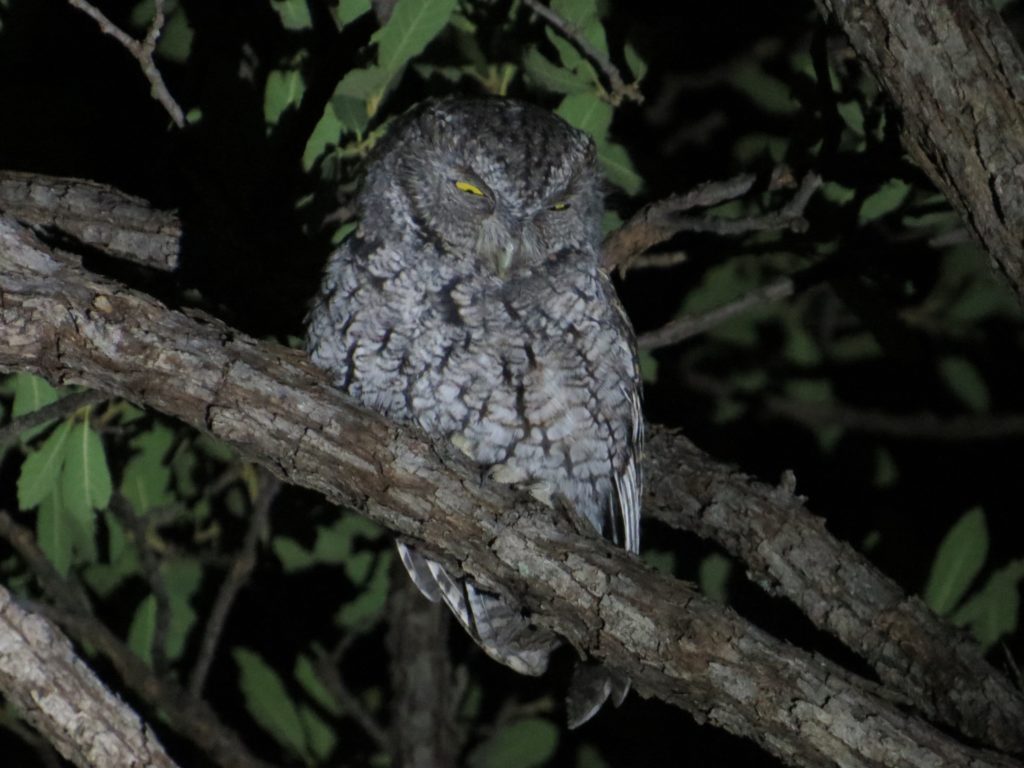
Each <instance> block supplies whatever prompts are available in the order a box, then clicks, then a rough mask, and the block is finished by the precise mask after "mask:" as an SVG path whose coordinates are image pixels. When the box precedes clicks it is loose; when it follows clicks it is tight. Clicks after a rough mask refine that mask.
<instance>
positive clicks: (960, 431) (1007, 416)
mask: <svg viewBox="0 0 1024 768" xmlns="http://www.w3.org/2000/svg"><path fill="white" fill-rule="evenodd" d="M684 378H685V380H686V384H687V386H689V387H691V388H693V389H695V390H697V391H700V392H705V393H708V394H712V395H714V396H716V397H730V398H743V400H744V401H746V402H748V403H749V404H750V405H751V406H753V407H756V408H761V409H763V410H764V411H765V412H767V413H771V414H775V415H776V416H784V417H786V418H789V419H792V420H793V421H796V422H798V423H800V424H804V425H805V426H808V427H811V428H814V429H818V428H821V427H843V428H844V429H849V430H852V431H854V432H867V433H871V434H875V435H887V436H890V437H897V438H904V439H908V440H935V441H939V440H941V441H943V442H961V441H967V440H1005V439H1006V438H1008V437H1019V436H1020V435H1022V434H1024V414H1020V413H1004V414H991V413H986V414H974V413H967V414H958V415H954V416H944V415H939V414H936V413H930V412H925V411H919V412H917V413H908V414H899V413H890V412H887V411H882V410H878V409H872V408H859V407H857V406H851V405H845V404H843V403H814V402H808V401H804V400H794V399H792V398H788V397H782V396H779V395H769V396H765V397H762V398H759V397H758V396H757V395H756V394H753V393H747V392H743V391H741V390H738V389H737V388H735V387H733V386H730V385H729V384H727V383H726V382H724V381H722V380H721V379H719V378H717V377H713V376H710V375H708V374H706V373H703V372H702V373H697V372H694V371H689V372H687V373H685V374H684Z"/></svg>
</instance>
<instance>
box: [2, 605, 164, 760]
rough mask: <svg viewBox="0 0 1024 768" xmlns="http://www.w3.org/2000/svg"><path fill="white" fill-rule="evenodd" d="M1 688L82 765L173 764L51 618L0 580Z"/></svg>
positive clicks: (45, 733)
mask: <svg viewBox="0 0 1024 768" xmlns="http://www.w3.org/2000/svg"><path fill="white" fill-rule="evenodd" d="M0 691H2V692H3V694H4V696H5V697H6V698H7V699H8V700H9V701H11V702H12V703H13V704H14V705H15V706H17V707H18V709H19V710H20V711H21V713H22V714H23V715H24V716H25V718H26V719H27V720H28V721H29V722H30V723H31V724H32V725H33V726H35V728H37V729H38V730H39V731H40V732H41V733H42V734H43V735H44V736H46V738H47V740H48V741H49V742H50V743H51V744H52V745H53V746H54V747H56V748H57V750H58V751H59V752H60V753H61V754H62V755H63V756H64V757H65V758H67V759H68V760H70V761H71V762H73V763H74V764H75V765H77V766H80V768H87V767H88V768H121V767H122V766H123V767H124V768H134V767H135V766H139V765H146V766H153V767H154V768H174V766H175V763H174V762H173V761H172V760H171V759H170V758H169V757H168V756H167V753H166V752H164V748H163V747H162V746H161V745H160V741H159V740H158V739H157V737H156V735H155V734H154V733H153V732H152V731H151V730H150V729H149V726H147V725H146V724H145V723H144V722H142V721H141V720H140V719H139V717H138V715H136V714H135V713H134V712H133V711H132V710H131V708H130V707H128V706H127V705H126V704H125V703H124V702H122V701H120V700H119V699H118V698H117V697H116V696H114V694H112V693H111V692H110V691H109V690H108V689H107V687H106V686H105V685H103V683H102V682H100V680H99V678H97V677H96V675H94V674H93V672H92V670H90V669H89V667H87V666H86V665H85V664H84V663H83V662H82V660H81V659H79V658H78V656H76V655H75V652H74V649H73V648H72V647H71V642H70V641H69V640H68V639H67V638H66V637H65V636H64V635H63V634H61V632H60V630H59V629H57V628H56V627H55V626H53V625H52V624H51V623H50V622H48V621H47V620H46V619H43V618H41V617H39V616H35V615H33V614H31V613H29V612H28V611H26V610H25V609H24V608H22V607H20V606H19V605H18V604H17V603H16V602H15V601H14V600H13V599H12V597H11V593H10V592H8V591H7V590H6V589H4V588H3V587H2V586H0Z"/></svg>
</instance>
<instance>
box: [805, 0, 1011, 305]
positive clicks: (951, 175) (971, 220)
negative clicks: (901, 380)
mask: <svg viewBox="0 0 1024 768" xmlns="http://www.w3.org/2000/svg"><path fill="white" fill-rule="evenodd" d="M817 3H818V7H819V8H820V9H821V11H822V13H824V14H825V15H826V16H828V17H829V18H832V19H835V20H836V21H837V22H838V24H839V26H840V27H841V28H842V30H843V31H844V32H845V33H846V34H847V36H848V37H849V38H850V42H851V43H852V44H853V47H854V49H855V50H856V51H857V53H858V55H859V56H860V57H861V58H862V59H863V60H864V61H865V62H866V63H867V65H868V66H869V67H870V68H871V70H872V72H873V73H874V75H875V77H876V78H877V79H878V81H879V82H880V83H881V85H882V87H883V88H885V90H886V91H887V92H888V93H889V96H890V97H891V98H892V100H893V101H894V102H895V103H896V107H897V109H898V110H899V112H900V117H901V118H902V125H903V143H904V145H905V146H906V148H907V151H908V152H909V153H910V155H911V157H913V159H914V161H915V162H916V163H917V164H918V165H920V166H921V168H922V169H923V170H924V172H925V173H926V174H928V177H929V178H930V179H931V180H932V181H933V182H934V183H935V185H936V186H937V187H938V188H939V189H941V190H942V192H943V193H944V194H945V195H946V197H947V198H948V199H949V201H950V202H951V203H952V204H953V206H954V207H955V208H956V209H957V211H959V213H960V215H961V216H962V217H963V219H964V221H965V222H966V223H967V225H968V226H969V227H970V228H971V229H972V231H973V232H974V234H975V235H976V236H977V238H978V239H979V240H980V241H981V242H982V244H983V245H984V246H985V249H986V250H987V251H988V253H989V255H990V257H991V258H992V259H993V260H994V261H995V262H996V263H997V264H998V266H999V268H1000V269H1001V270H1002V272H1003V273H1004V274H1005V275H1006V277H1007V278H1008V279H1009V281H1010V284H1011V285H1012V286H1013V288H1014V290H1015V291H1016V292H1017V294H1018V296H1021V297H1024V237H1022V233H1024V184H1022V183H1021V169H1022V168H1024V55H1022V53H1021V50H1020V47H1019V46H1018V45H1017V42H1016V41H1015V40H1014V38H1013V35H1012V34H1011V32H1010V31H1009V30H1008V29H1007V27H1006V25H1005V24H1004V23H1003V20H1002V19H1001V18H1000V16H999V12H998V11H997V10H996V6H995V4H994V3H991V2H988V1H987V0H957V1H956V2H942V3H937V2H926V1H924V0H915V1H912V2H907V0H817Z"/></svg>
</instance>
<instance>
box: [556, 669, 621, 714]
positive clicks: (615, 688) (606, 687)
mask: <svg viewBox="0 0 1024 768" xmlns="http://www.w3.org/2000/svg"><path fill="white" fill-rule="evenodd" d="M627 693H629V678H628V677H626V676H625V675H622V674H619V673H618V672H614V671H612V670H610V669H608V668H607V667H602V666H601V665H600V664H595V663H594V662H587V661H581V662H579V663H577V664H576V668H575V669H574V670H573V673H572V680H570V681H569V692H568V693H567V694H566V697H565V710H566V717H567V719H568V721H569V728H570V729H572V728H579V727H580V726H581V725H583V724H584V723H585V722H587V721H588V720H589V719H590V718H592V717H593V716H594V715H596V714H597V712H598V710H599V709H601V706H602V705H603V704H604V703H605V702H606V701H608V700H609V699H611V702H612V704H614V705H615V706H616V707H617V706H619V705H620V704H622V702H623V700H624V699H625V698H626V694H627Z"/></svg>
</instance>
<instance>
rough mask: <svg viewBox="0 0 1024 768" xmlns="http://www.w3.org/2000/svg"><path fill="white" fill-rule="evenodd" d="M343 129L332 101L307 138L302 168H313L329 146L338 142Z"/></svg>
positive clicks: (306, 169)
mask: <svg viewBox="0 0 1024 768" xmlns="http://www.w3.org/2000/svg"><path fill="white" fill-rule="evenodd" d="M332 101H333V100H332ZM342 130H343V126H342V123H341V120H340V119H339V118H338V113H337V112H335V111H334V107H333V105H332V102H328V103H327V105H326V106H325V107H324V113H323V114H322V115H321V116H320V119H319V120H318V121H317V124H316V125H315V126H314V127H313V132H312V133H311V134H309V138H308V139H306V146H305V148H304V149H303V150H302V169H303V170H305V171H309V170H312V168H313V166H314V165H315V164H316V161H317V159H318V158H319V157H321V156H322V155H323V154H324V152H326V151H327V147H329V146H330V145H332V144H336V143H337V142H338V137H339V136H340V135H341V134H342Z"/></svg>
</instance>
